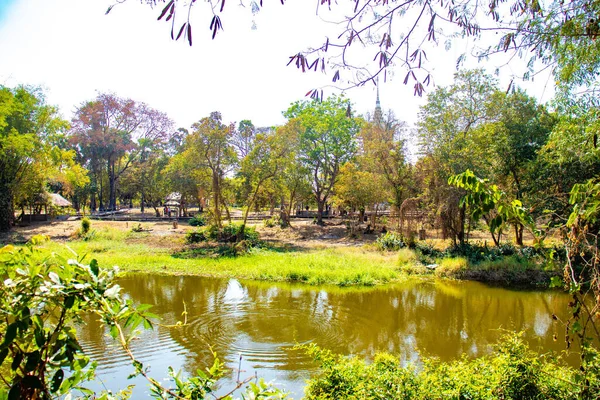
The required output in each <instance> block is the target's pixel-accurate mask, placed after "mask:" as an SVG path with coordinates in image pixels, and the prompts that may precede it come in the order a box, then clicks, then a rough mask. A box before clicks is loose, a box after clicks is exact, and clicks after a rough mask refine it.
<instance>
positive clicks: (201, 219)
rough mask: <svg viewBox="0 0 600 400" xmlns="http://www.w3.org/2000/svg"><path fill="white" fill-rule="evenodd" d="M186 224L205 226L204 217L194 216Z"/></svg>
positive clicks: (200, 215)
mask: <svg viewBox="0 0 600 400" xmlns="http://www.w3.org/2000/svg"><path fill="white" fill-rule="evenodd" d="M188 224H190V225H191V226H205V225H206V217H204V215H202V214H196V215H194V216H193V217H192V218H191V219H190V220H189V221H188Z"/></svg>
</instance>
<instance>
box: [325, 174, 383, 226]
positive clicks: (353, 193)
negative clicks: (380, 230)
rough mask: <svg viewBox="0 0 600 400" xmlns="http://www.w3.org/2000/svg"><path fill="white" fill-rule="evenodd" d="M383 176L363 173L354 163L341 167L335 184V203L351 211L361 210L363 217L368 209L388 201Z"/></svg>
mask: <svg viewBox="0 0 600 400" xmlns="http://www.w3.org/2000/svg"><path fill="white" fill-rule="evenodd" d="M384 187H385V181H384V179H383V176H381V175H380V174H375V173H372V172H368V171H363V170H362V169H361V168H360V166H358V165H357V164H355V163H353V162H347V163H345V164H344V165H342V166H341V168H340V172H339V178H338V181H337V182H336V184H335V196H334V197H333V201H334V202H335V204H337V205H338V206H341V207H344V208H346V209H349V210H360V211H361V216H362V215H363V212H364V211H365V210H366V209H367V208H368V207H370V208H373V205H374V204H376V203H383V202H385V200H386V197H387V196H386V193H385V190H384Z"/></svg>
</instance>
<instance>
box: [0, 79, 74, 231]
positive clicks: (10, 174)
mask: <svg viewBox="0 0 600 400" xmlns="http://www.w3.org/2000/svg"><path fill="white" fill-rule="evenodd" d="M66 126H67V124H66V122H65V121H63V120H62V119H61V118H59V116H58V109H56V108H55V107H52V106H49V105H47V104H46V102H45V97H44V93H43V92H42V91H41V90H40V89H38V88H34V87H27V86H18V87H16V88H14V89H11V88H8V87H5V86H3V85H0V231H7V230H9V229H10V228H11V227H12V224H13V222H14V203H15V201H17V202H19V203H29V204H31V203H33V202H34V201H35V199H36V197H37V196H39V195H41V194H43V193H44V192H45V190H44V189H45V188H44V185H45V183H46V182H47V179H48V176H49V175H50V174H51V170H52V169H53V167H55V165H54V162H53V161H54V159H53V157H52V156H51V151H52V150H53V148H55V142H56V140H57V136H58V135H59V134H60V132H61V131H63V130H64V129H66ZM58 153H60V152H59V151H58Z"/></svg>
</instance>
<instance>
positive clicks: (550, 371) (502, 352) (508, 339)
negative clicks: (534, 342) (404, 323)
mask: <svg viewBox="0 0 600 400" xmlns="http://www.w3.org/2000/svg"><path fill="white" fill-rule="evenodd" d="M297 347H298V348H300V349H302V350H305V351H306V352H307V353H308V354H309V355H311V356H312V357H313V358H314V359H315V360H316V361H317V362H318V363H319V364H320V374H318V375H317V376H315V377H313V378H312V379H311V380H310V381H309V382H308V386H307V389H306V394H307V396H306V398H308V399H357V398H361V399H367V398H369V399H371V398H380V399H400V398H401V399H423V400H424V399H442V398H444V399H446V398H452V399H507V398H508V399H517V398H518V399H540V398H554V399H573V398H590V399H591V398H595V397H596V396H598V395H599V394H600V387H599V386H598V385H597V380H598V373H600V370H598V369H597V368H593V369H590V371H591V372H589V373H588V374H587V376H588V377H589V381H588V382H585V381H583V380H582V377H583V376H584V374H583V373H582V372H580V371H578V370H576V369H572V368H569V367H565V366H563V365H562V364H561V363H560V362H559V361H556V360H554V359H553V358H551V357H547V356H541V357H540V356H539V355H538V354H537V353H535V352H533V351H532V350H530V349H529V348H528V347H527V345H526V344H525V343H524V342H523V340H522V339H521V336H520V335H518V334H506V335H505V336H503V337H502V338H501V340H500V342H499V343H498V344H497V345H496V346H495V347H494V351H493V353H492V354H490V355H488V356H483V357H480V358H476V359H472V360H470V359H468V358H467V357H466V356H464V357H463V358H462V359H459V360H456V361H452V362H440V361H439V360H437V359H434V358H424V359H423V360H422V368H419V369H416V368H415V367H414V366H413V365H411V364H409V365H408V366H403V364H402V363H401V361H400V360H399V359H398V358H397V357H395V356H393V355H390V354H385V353H380V354H378V355H376V356H375V358H374V360H373V363H371V364H367V363H365V362H364V361H361V360H358V359H357V358H355V357H352V358H347V357H344V356H340V355H336V354H333V353H332V352H330V351H328V350H324V349H320V348H319V347H317V346H316V345H315V344H309V345H302V346H297Z"/></svg>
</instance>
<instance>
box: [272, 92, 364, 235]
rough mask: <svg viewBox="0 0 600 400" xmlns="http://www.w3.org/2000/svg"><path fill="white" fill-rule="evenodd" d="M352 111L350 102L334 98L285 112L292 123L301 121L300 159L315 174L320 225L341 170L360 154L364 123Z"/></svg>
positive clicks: (298, 105)
mask: <svg viewBox="0 0 600 400" xmlns="http://www.w3.org/2000/svg"><path fill="white" fill-rule="evenodd" d="M350 109H351V104H350V101H349V100H347V99H344V98H343V97H335V96H332V97H329V98H327V99H326V100H324V101H316V100H310V101H301V102H296V103H293V104H292V105H291V106H290V108H288V110H287V111H286V112H285V113H284V115H285V117H287V118H288V119H289V120H290V121H289V122H288V123H290V122H291V123H294V122H292V121H294V120H296V121H298V122H299V123H298V124H297V125H296V127H297V129H298V156H299V158H300V160H301V161H302V163H303V164H304V165H305V166H306V168H307V169H308V170H309V171H310V174H311V180H312V190H313V194H314V196H315V201H316V203H317V210H318V214H317V215H318V216H317V222H318V223H319V224H323V211H324V209H325V204H326V202H327V200H328V198H329V196H330V195H331V194H332V190H333V186H334V184H335V182H336V180H337V177H338V174H339V170H340V167H341V166H342V165H343V164H344V163H345V162H347V161H349V160H351V159H352V157H354V155H355V153H356V148H357V145H356V136H357V134H358V131H359V128H360V121H359V119H357V118H354V117H352V116H351V115H349V112H348V111H349V110H350Z"/></svg>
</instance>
